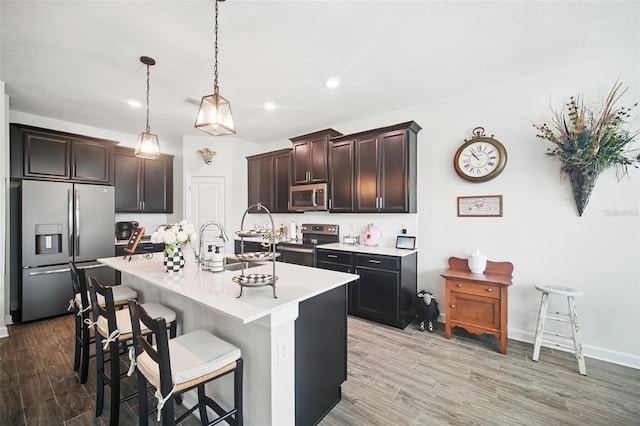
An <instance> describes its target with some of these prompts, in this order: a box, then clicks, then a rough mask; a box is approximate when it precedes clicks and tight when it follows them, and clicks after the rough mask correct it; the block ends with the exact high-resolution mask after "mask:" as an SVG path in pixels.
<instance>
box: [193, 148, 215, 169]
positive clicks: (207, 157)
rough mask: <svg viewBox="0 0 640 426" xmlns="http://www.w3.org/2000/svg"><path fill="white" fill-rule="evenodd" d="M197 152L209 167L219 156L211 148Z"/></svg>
mask: <svg viewBox="0 0 640 426" xmlns="http://www.w3.org/2000/svg"><path fill="white" fill-rule="evenodd" d="M196 152H197V153H198V154H200V156H201V157H202V160H204V164H207V165H209V164H211V161H213V157H214V156H215V155H216V154H217V152H215V151H212V150H210V149H209V148H202V149H199V150H198V151H196Z"/></svg>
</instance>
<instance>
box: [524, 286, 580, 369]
mask: <svg viewBox="0 0 640 426" xmlns="http://www.w3.org/2000/svg"><path fill="white" fill-rule="evenodd" d="M536 290H539V291H541V292H542V299H541V300H540V312H539V314H538V326H537V327H536V338H535V342H534V345H533V360H534V361H538V358H539V357H540V346H542V342H544V343H548V344H550V345H554V346H557V347H561V348H565V349H569V350H572V351H573V353H574V354H575V356H576V359H577V360H578V367H579V369H580V374H582V375H583V376H586V375H587V368H586V367H585V365H584V356H583V355H582V337H581V335H580V326H579V324H578V311H577V309H576V301H575V298H576V297H578V296H582V291H580V290H576V289H573V288H568V287H555V286H547V285H537V286H536ZM550 294H554V295H558V296H566V298H567V302H568V304H569V312H568V313H561V312H555V313H554V315H547V305H548V302H549V295H550ZM546 319H550V320H553V321H559V322H564V323H568V324H570V325H571V333H572V335H571V336H565V335H562V334H559V333H554V332H550V331H545V330H544V323H545V320H546ZM544 333H547V334H552V335H554V336H556V337H559V338H561V339H567V340H572V341H573V346H569V345H564V344H561V343H557V342H551V341H549V340H544V339H543V334H544Z"/></svg>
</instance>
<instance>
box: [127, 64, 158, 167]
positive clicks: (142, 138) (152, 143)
mask: <svg viewBox="0 0 640 426" xmlns="http://www.w3.org/2000/svg"><path fill="white" fill-rule="evenodd" d="M140 62H142V63H143V64H145V65H146V66H147V126H146V127H145V131H144V132H141V133H140V134H139V135H138V142H137V143H136V149H135V152H134V154H133V155H134V156H136V157H139V158H147V159H150V160H155V159H156V158H158V157H160V145H159V144H158V136H156V135H153V134H151V133H150V130H151V129H150V128H149V66H150V65H155V64H156V61H155V59H153V58H150V57H148V56H141V57H140Z"/></svg>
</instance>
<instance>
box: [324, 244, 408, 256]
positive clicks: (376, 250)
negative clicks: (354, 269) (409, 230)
mask: <svg viewBox="0 0 640 426" xmlns="http://www.w3.org/2000/svg"><path fill="white" fill-rule="evenodd" d="M318 248H322V249H328V250H340V251H350V252H354V253H366V254H380V255H384V256H397V257H404V256H409V255H410V254H413V253H416V252H417V251H418V250H419V249H414V250H406V249H397V248H395V247H369V246H365V245H364V244H342V243H332V244H322V245H319V246H318Z"/></svg>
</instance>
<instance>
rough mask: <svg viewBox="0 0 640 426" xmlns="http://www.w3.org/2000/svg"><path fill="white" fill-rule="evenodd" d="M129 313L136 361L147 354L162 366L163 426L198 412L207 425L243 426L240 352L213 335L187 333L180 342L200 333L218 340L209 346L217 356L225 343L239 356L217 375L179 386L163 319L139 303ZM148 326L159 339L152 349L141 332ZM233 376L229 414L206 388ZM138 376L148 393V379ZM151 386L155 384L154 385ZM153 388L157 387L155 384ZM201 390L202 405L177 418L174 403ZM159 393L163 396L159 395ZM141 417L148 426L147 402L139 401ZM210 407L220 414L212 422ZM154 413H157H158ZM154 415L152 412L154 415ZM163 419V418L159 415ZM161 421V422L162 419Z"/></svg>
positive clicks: (209, 374)
mask: <svg viewBox="0 0 640 426" xmlns="http://www.w3.org/2000/svg"><path fill="white" fill-rule="evenodd" d="M129 313H130V314H131V325H132V328H133V336H134V347H135V352H136V359H138V356H140V355H142V354H143V353H146V354H147V355H148V356H149V357H150V358H151V359H152V360H153V361H154V362H155V363H156V364H157V366H158V373H159V379H160V381H159V385H160V386H159V389H157V388H156V395H155V396H156V399H158V400H160V399H162V400H163V401H162V403H159V404H158V408H157V409H158V410H161V411H162V413H161V416H162V424H163V425H165V426H167V425H175V424H178V423H180V422H181V421H182V420H184V419H185V418H186V417H187V416H188V415H190V414H191V413H192V412H193V411H195V410H196V409H199V413H200V421H201V423H202V424H203V425H214V424H217V423H220V422H222V421H226V422H227V423H228V424H230V425H232V426H243V414H242V376H243V361H242V358H241V357H240V350H239V349H238V348H236V347H235V346H233V345H231V344H229V343H227V342H224V341H223V340H221V339H218V338H217V337H215V336H213V335H211V334H210V333H206V332H202V330H198V331H196V332H191V333H187V334H186V335H182V336H179V337H178V338H177V339H176V340H180V339H181V338H185V337H187V336H188V335H195V334H198V333H203V334H204V335H208V336H209V337H210V338H212V339H214V340H213V344H212V345H211V346H209V347H210V348H211V352H212V353H213V352H215V350H216V348H215V346H216V344H218V343H222V344H223V345H226V346H228V347H230V348H233V349H234V350H235V351H237V355H235V356H232V357H233V359H234V361H231V362H229V363H228V364H226V365H224V366H221V368H218V369H216V370H214V371H208V372H202V375H201V376H199V377H194V378H193V379H191V380H189V381H187V382H181V383H179V384H175V383H174V382H173V370H172V368H171V359H170V353H171V351H170V345H171V343H170V341H169V340H168V339H167V336H166V333H163V332H162V330H163V329H164V327H165V321H164V319H163V318H156V319H154V318H152V317H151V316H150V315H149V314H148V313H147V311H146V310H145V309H144V307H143V306H141V305H140V304H139V303H138V302H136V301H131V302H129ZM141 323H142V324H144V326H146V327H147V328H148V329H149V330H151V333H153V334H154V335H155V337H156V340H155V343H156V344H155V346H152V345H151V344H150V343H149V342H148V340H147V339H146V338H145V336H144V335H143V334H142V332H141V327H140V324H141ZM180 345H182V342H181V343H180ZM201 355H203V356H202V357H201V358H200V359H202V360H205V358H206V355H205V354H201ZM178 364H179V363H178ZM229 373H234V408H233V409H231V410H228V411H227V410H225V409H224V408H222V407H221V406H220V405H219V404H218V403H217V402H215V401H214V400H213V399H211V398H209V397H208V396H206V395H205V389H204V385H205V383H207V382H209V381H212V380H215V379H217V378H219V377H223V376H226V375H227V374H229ZM137 376H138V392H142V390H143V389H146V386H147V378H145V375H144V374H143V373H142V372H141V370H140V369H138V371H137ZM150 383H151V381H150ZM152 386H154V387H155V386H156V385H154V384H153V383H152ZM196 387H197V389H198V404H197V405H195V406H194V407H192V408H191V409H189V410H187V411H186V412H185V413H183V414H182V415H181V416H180V417H179V418H177V419H175V418H174V408H173V399H174V398H176V400H178V401H179V399H178V398H181V395H182V393H184V392H186V391H188V390H191V389H194V388H196ZM158 391H159V393H158ZM138 402H139V406H138V409H139V414H138V417H139V419H140V425H144V426H146V425H147V424H148V416H147V415H145V413H148V412H149V411H148V408H147V405H148V403H147V400H146V399H145V398H140V399H139V401H138ZM207 407H210V408H211V409H213V411H215V412H216V413H217V414H218V416H219V417H218V418H216V419H215V420H213V421H212V422H209V419H208V416H207ZM153 411H156V410H155V409H154V410H153ZM153 411H152V412H153ZM158 417H160V415H158ZM158 420H159V419H158Z"/></svg>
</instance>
